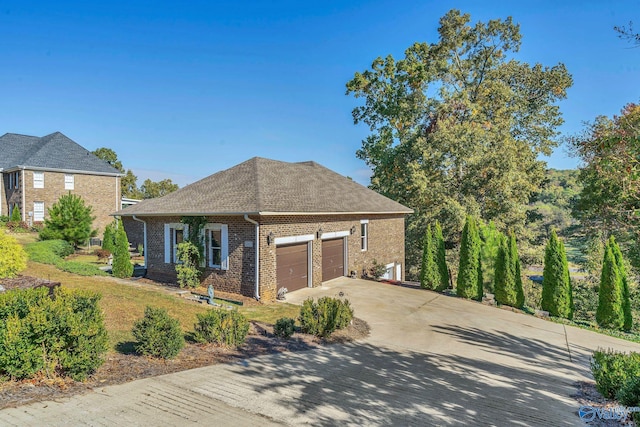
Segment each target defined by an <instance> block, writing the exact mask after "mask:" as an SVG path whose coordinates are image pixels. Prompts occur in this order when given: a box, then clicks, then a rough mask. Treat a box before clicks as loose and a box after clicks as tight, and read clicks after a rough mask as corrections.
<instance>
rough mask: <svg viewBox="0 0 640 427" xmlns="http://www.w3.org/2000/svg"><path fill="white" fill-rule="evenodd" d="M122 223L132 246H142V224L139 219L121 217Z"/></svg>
mask: <svg viewBox="0 0 640 427" xmlns="http://www.w3.org/2000/svg"><path fill="white" fill-rule="evenodd" d="M122 225H123V226H124V231H125V232H126V233H127V239H129V243H130V244H131V247H132V248H137V247H138V245H143V246H144V224H143V223H141V222H140V221H136V220H134V219H133V218H131V217H128V216H125V217H122Z"/></svg>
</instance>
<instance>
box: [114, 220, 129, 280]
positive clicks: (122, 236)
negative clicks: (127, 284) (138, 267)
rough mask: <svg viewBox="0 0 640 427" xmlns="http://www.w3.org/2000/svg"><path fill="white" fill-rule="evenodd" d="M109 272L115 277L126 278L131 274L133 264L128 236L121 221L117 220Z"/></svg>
mask: <svg viewBox="0 0 640 427" xmlns="http://www.w3.org/2000/svg"><path fill="white" fill-rule="evenodd" d="M111 274H113V275H114V276H115V277H121V278H127V277H131V275H132V274H133V264H131V255H130V254H129V238H128V237H127V233H126V232H125V231H124V226H123V225H122V221H121V220H118V223H117V226H116V230H115V246H114V252H113V264H112V266H111Z"/></svg>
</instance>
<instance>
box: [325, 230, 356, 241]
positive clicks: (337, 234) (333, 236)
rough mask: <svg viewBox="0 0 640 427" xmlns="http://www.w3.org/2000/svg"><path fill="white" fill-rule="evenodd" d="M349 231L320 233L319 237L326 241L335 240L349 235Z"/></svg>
mask: <svg viewBox="0 0 640 427" xmlns="http://www.w3.org/2000/svg"><path fill="white" fill-rule="evenodd" d="M349 234H350V233H349V230H344V231H330V232H328V233H322V236H320V239H321V240H326V239H336V238H338V237H347V236H348V235H349Z"/></svg>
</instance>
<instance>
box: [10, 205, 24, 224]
mask: <svg viewBox="0 0 640 427" xmlns="http://www.w3.org/2000/svg"><path fill="white" fill-rule="evenodd" d="M9 220H10V221H11V222H20V221H22V213H20V208H19V207H18V205H15V206H14V207H13V210H12V211H11V218H9Z"/></svg>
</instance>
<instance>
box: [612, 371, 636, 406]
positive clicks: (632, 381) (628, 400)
mask: <svg viewBox="0 0 640 427" xmlns="http://www.w3.org/2000/svg"><path fill="white" fill-rule="evenodd" d="M616 400H617V401H618V402H619V403H620V404H621V405H624V406H640V377H635V378H629V379H628V380H627V381H625V382H624V384H622V387H620V390H618V392H617V393H616Z"/></svg>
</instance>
